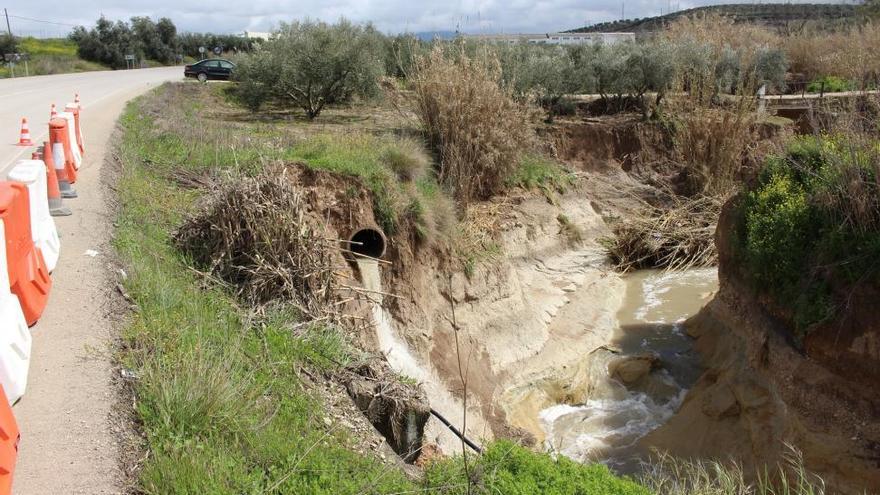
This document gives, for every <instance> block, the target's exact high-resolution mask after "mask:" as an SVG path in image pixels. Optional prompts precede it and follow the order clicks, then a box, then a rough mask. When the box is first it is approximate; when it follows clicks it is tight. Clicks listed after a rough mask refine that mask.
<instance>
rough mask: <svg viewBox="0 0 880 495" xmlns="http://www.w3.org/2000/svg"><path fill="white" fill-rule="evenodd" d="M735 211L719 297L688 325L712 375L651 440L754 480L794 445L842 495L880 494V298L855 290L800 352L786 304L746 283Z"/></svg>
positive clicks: (728, 212) (725, 235)
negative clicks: (732, 462)
mask: <svg viewBox="0 0 880 495" xmlns="http://www.w3.org/2000/svg"><path fill="white" fill-rule="evenodd" d="M734 209H735V201H732V202H730V203H728V205H726V207H725V209H724V212H723V213H722V217H721V221H720V222H719V227H718V233H717V234H716V242H717V245H718V248H719V256H720V265H719V277H720V290H719V293H718V294H717V295H716V297H715V299H714V300H713V301H712V302H711V303H710V304H709V305H708V306H707V307H706V308H704V309H703V310H702V311H701V312H700V313H699V314H698V315H697V316H695V317H694V318H692V319H691V320H689V321H688V323H687V325H686V328H687V330H688V332H689V333H690V334H691V335H692V336H693V337H695V338H696V339H697V341H696V342H697V343H696V345H697V348H698V350H699V351H700V353H701V355H702V357H703V363H704V365H705V367H706V372H705V373H704V374H703V376H702V377H701V378H700V380H699V382H698V383H697V384H696V386H695V387H694V388H693V389H692V390H691V392H690V393H689V394H688V396H687V397H686V399H685V401H684V403H683V405H682V407H681V409H680V411H679V413H678V414H677V415H676V416H674V417H673V418H672V419H671V420H670V421H669V422H668V423H667V424H666V425H665V426H663V427H661V428H660V429H658V430H656V431H654V432H653V433H651V434H650V435H648V436H647V437H646V438H645V439H644V441H645V442H648V443H650V444H651V445H655V446H659V447H661V448H666V449H669V450H670V451H671V452H672V453H673V454H675V455H680V456H687V457H700V458H707V457H715V458H720V459H728V458H733V459H736V460H738V461H740V462H742V463H743V464H744V466H745V468H746V472H747V473H753V472H755V469H757V468H759V466H761V465H762V464H771V465H773V464H776V463H779V462H783V459H784V456H785V455H786V453H787V452H786V447H785V444H786V443H789V444H791V445H793V446H795V447H797V448H798V449H800V450H801V451H803V454H804V460H805V463H806V466H807V468H808V469H810V470H812V471H814V472H816V473H817V474H819V475H821V476H822V477H823V478H824V479H825V481H826V483H827V484H828V485H829V487H831V488H832V489H833V490H835V491H841V492H847V493H861V492H863V491H864V490H868V491H869V492H876V491H878V490H880V421H878V420H880V393H878V388H877V383H878V374H877V359H878V346H877V342H878V338H880V317H878V313H877V312H876V310H875V309H874V306H873V305H872V304H871V303H870V302H869V301H871V300H873V301H874V302H875V303H876V301H877V299H876V297H877V292H876V291H872V290H869V289H866V290H854V291H851V293H850V297H851V301H852V303H851V304H850V305H849V306H846V307H844V308H843V309H842V311H841V314H840V315H839V318H837V319H836V320H835V321H834V322H829V323H826V324H823V325H822V326H820V327H819V328H816V329H814V330H813V331H812V332H811V333H810V335H809V336H808V337H807V338H806V339H805V341H804V346H803V350H799V349H798V348H797V346H795V345H793V341H792V339H791V337H790V336H791V331H790V328H792V325H791V323H790V320H788V317H787V316H786V314H785V312H784V311H781V310H780V307H781V305H779V304H778V303H776V302H774V301H772V300H770V299H768V298H767V297H759V296H757V295H756V294H755V291H754V290H753V289H752V288H751V286H750V284H748V283H747V282H746V281H745V280H744V277H743V274H742V273H741V271H740V268H739V264H738V263H737V261H736V258H735V256H734V252H733V240H732V232H733V222H734ZM870 298H873V299H870ZM682 438H688V439H690V441H688V442H682V441H681V439H682Z"/></svg>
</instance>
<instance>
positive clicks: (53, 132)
mask: <svg viewBox="0 0 880 495" xmlns="http://www.w3.org/2000/svg"><path fill="white" fill-rule="evenodd" d="M49 147H50V149H51V153H52V162H53V163H54V164H55V173H56V174H57V175H58V186H59V187H60V188H61V197H62V198H75V197H76V191H73V189H72V188H71V187H70V184H73V183H75V182H76V163H75V161H74V158H73V150H71V149H70V137H69V134H68V132H67V120H66V119H62V118H60V117H59V118H57V119H52V120H50V121H49ZM48 153H49V152H48V151H44V152H43V156H45V155H46V154H48Z"/></svg>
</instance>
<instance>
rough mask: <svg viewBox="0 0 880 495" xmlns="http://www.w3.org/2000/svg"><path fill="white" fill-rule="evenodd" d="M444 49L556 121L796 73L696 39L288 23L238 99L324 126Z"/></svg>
mask: <svg viewBox="0 0 880 495" xmlns="http://www.w3.org/2000/svg"><path fill="white" fill-rule="evenodd" d="M435 45H441V46H442V45H445V46H446V47H447V49H448V50H449V51H450V53H452V52H456V53H458V50H459V49H463V50H465V51H466V52H468V53H469V54H470V55H472V56H474V57H484V58H485V57H488V58H492V59H497V62H498V65H499V67H500V71H501V77H502V81H503V83H504V84H505V85H506V86H508V87H509V88H511V89H512V91H513V93H514V94H515V95H516V96H517V98H519V99H522V100H526V99H533V100H537V101H538V102H540V103H541V104H543V105H544V106H545V108H547V109H548V110H549V111H550V112H551V116H552V113H553V112H554V111H555V110H554V109H556V108H558V104H559V102H560V100H561V99H562V98H563V97H564V96H566V95H571V94H584V93H592V94H599V95H601V97H602V100H603V101H605V102H607V103H608V104H609V105H610V106H614V105H618V106H620V105H632V102H635V105H636V106H641V107H643V108H644V109H647V106H648V103H649V102H648V100H647V98H646V95H647V94H648V93H652V94H653V95H654V96H653V98H654V100H653V101H654V102H655V103H656V104H659V103H660V101H661V100H662V98H663V95H664V94H665V93H666V92H667V91H668V90H669V89H671V88H672V87H673V86H674V85H675V86H677V87H679V88H683V89H685V90H687V91H691V92H694V93H695V94H698V95H699V96H700V98H703V99H705V100H711V99H716V100H717V98H718V97H719V95H721V94H738V93H744V92H751V91H754V90H756V89H757V87H758V86H760V85H767V86H768V89H771V90H772V89H777V90H779V89H782V88H784V86H785V82H784V79H785V73H786V70H787V67H788V65H787V61H786V56H785V54H784V53H783V52H782V51H780V50H779V49H776V48H772V47H770V46H767V45H761V44H758V43H755V44H749V45H741V46H736V45H721V44H715V43H712V42H711V40H705V39H691V38H688V37H679V38H676V39H672V38H657V39H654V40H649V41H646V42H640V43H631V42H627V43H618V44H614V45H604V44H597V45H578V46H559V45H543V44H529V43H517V44H512V45H509V44H489V43H484V42H480V41H476V40H471V39H467V38H460V39H458V40H456V41H454V42H452V43H448V42H426V41H422V40H420V39H418V38H416V37H415V36H412V35H405V34H404V35H397V36H385V35H383V34H381V33H379V32H378V31H377V30H376V29H375V28H373V27H372V26H371V25H364V26H361V25H356V24H353V23H351V22H348V21H346V20H341V21H339V22H337V23H335V24H327V23H323V22H316V21H304V22H294V23H291V24H283V25H282V26H281V28H280V29H278V30H277V31H276V32H275V33H274V36H273V37H272V39H271V40H270V41H268V42H266V43H263V44H261V45H260V46H258V47H256V48H255V49H254V50H252V51H251V52H249V53H246V54H242V55H241V56H239V57H238V58H237V59H236V62H237V63H238V67H237V70H236V78H237V79H238V81H239V82H240V84H239V86H238V88H237V90H236V91H237V94H238V96H239V98H240V100H241V101H242V102H243V103H244V104H246V105H247V106H248V107H250V108H251V109H253V110H257V109H259V108H260V107H261V106H262V105H263V104H265V103H267V102H276V103H280V104H282V105H289V106H293V107H297V108H301V109H303V110H304V111H305V112H306V115H307V116H308V117H309V118H315V117H317V116H318V115H319V114H320V113H321V110H322V109H323V108H324V106H325V105H327V104H328V103H334V102H344V101H347V100H350V99H351V98H353V97H356V96H360V97H369V96H371V95H373V94H374V93H375V92H376V91H377V89H378V85H377V82H378V80H379V78H380V77H383V76H389V77H392V78H397V79H399V80H402V81H403V82H404V83H405V82H406V81H407V79H408V78H409V76H410V75H411V74H412V72H413V71H414V70H415V66H416V63H417V60H419V59H420V58H422V57H424V56H425V55H426V54H428V53H429V52H430V51H431V50H432V48H433V47H434V46H435Z"/></svg>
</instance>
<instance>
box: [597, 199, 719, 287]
mask: <svg viewBox="0 0 880 495" xmlns="http://www.w3.org/2000/svg"><path fill="white" fill-rule="evenodd" d="M642 204H643V207H642V208H641V209H640V210H637V211H633V212H631V214H630V215H628V217H627V219H626V220H621V221H620V223H618V224H617V225H615V226H614V227H613V229H612V230H613V233H614V237H613V238H611V239H607V240H606V241H605V244H606V248H607V249H608V253H609V255H610V256H611V260H612V262H613V263H614V264H615V266H616V267H617V269H619V270H620V271H624V272H626V271H629V270H634V269H639V268H655V267H656V268H668V269H673V270H678V269H686V268H695V267H705V266H714V265H715V264H716V263H717V261H718V252H717V251H716V249H715V227H716V224H717V222H718V217H719V215H720V214H721V206H722V205H723V204H724V201H723V200H722V199H721V198H720V197H717V196H699V197H696V198H693V199H691V198H682V197H680V196H676V195H674V194H670V195H669V198H668V204H667V205H664V206H653V205H650V204H648V203H646V202H642Z"/></svg>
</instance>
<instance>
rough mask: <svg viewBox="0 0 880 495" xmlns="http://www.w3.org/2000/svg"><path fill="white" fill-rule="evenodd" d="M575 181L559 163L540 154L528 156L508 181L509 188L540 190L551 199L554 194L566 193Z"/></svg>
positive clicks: (521, 161)
mask: <svg viewBox="0 0 880 495" xmlns="http://www.w3.org/2000/svg"><path fill="white" fill-rule="evenodd" d="M574 181H575V178H574V175H572V174H571V173H570V172H569V171H567V170H565V168H563V167H562V165H560V164H559V163H557V162H555V161H553V160H550V159H549V158H547V157H545V156H542V155H539V154H527V155H524V156H523V157H522V158H521V159H520V164H519V167H517V168H516V170H514V172H513V175H511V176H510V178H508V179H507V186H508V187H521V188H523V189H540V190H541V191H542V192H543V193H544V195H546V196H547V197H548V198H551V197H552V195H553V193H554V192H565V190H566V189H567V188H568V187H570V186H571V185H572V184H574Z"/></svg>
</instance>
